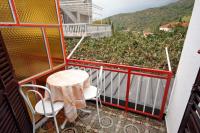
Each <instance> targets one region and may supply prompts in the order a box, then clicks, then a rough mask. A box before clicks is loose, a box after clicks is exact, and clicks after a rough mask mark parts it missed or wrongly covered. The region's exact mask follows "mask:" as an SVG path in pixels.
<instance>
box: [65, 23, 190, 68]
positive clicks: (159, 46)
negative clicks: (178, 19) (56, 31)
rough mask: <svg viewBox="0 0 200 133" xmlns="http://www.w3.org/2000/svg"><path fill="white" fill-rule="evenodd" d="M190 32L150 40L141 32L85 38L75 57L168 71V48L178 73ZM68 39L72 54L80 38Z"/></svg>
mask: <svg viewBox="0 0 200 133" xmlns="http://www.w3.org/2000/svg"><path fill="white" fill-rule="evenodd" d="M186 31H187V28H184V27H177V28H175V29H174V31H173V32H162V31H158V32H157V33H154V34H153V35H150V36H148V37H145V36H144V35H143V33H139V32H138V33H135V32H122V31H121V32H116V33H115V34H114V35H113V36H112V37H107V38H99V39H93V38H85V40H84V41H83V42H82V44H81V45H80V46H79V48H78V49H77V51H76V52H75V53H74V55H73V57H72V58H75V59H85V60H90V61H97V60H100V61H103V62H107V63H116V64H127V65H134V66H141V67H150V68H156V69H166V70H167V69H168V68H167V60H166V54H165V47H168V48H169V55H170V60H171V65H172V70H173V71H174V72H175V71H176V69H177V65H178V62H179V58H180V55H181V51H182V47H183V43H184V40H185V35H186ZM66 40H67V44H68V48H67V49H68V51H67V53H70V51H71V50H72V49H73V48H74V46H75V45H76V44H77V42H78V41H79V39H66Z"/></svg>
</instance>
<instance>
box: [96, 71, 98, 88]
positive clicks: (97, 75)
mask: <svg viewBox="0 0 200 133" xmlns="http://www.w3.org/2000/svg"><path fill="white" fill-rule="evenodd" d="M96 72H97V78H96V79H97V82H96V83H97V87H98V88H99V70H97V71H96Z"/></svg>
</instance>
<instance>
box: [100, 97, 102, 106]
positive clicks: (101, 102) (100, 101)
mask: <svg viewBox="0 0 200 133" xmlns="http://www.w3.org/2000/svg"><path fill="white" fill-rule="evenodd" d="M99 102H100V107H102V102H101V98H100V97H99Z"/></svg>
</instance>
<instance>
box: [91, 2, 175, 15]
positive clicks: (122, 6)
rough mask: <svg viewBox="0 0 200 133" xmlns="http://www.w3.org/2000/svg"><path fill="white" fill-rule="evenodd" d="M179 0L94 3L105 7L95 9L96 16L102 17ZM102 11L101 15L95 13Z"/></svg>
mask: <svg viewBox="0 0 200 133" xmlns="http://www.w3.org/2000/svg"><path fill="white" fill-rule="evenodd" d="M176 1H178V0H93V3H94V4H96V5H99V6H101V7H103V8H104V9H103V10H102V11H101V10H94V11H93V12H94V18H96V19H101V18H105V17H108V16H112V15H115V14H119V13H127V12H135V11H140V10H144V9H148V8H152V7H160V6H164V5H167V4H169V3H172V2H176ZM95 13H98V14H99V13H100V14H101V15H98V14H95Z"/></svg>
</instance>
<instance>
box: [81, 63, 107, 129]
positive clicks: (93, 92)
mask: <svg viewBox="0 0 200 133" xmlns="http://www.w3.org/2000/svg"><path fill="white" fill-rule="evenodd" d="M102 72H103V66H101V67H100V70H99V74H98V78H97V79H98V81H97V87H95V86H90V87H88V88H87V89H85V90H84V97H85V100H96V107H97V115H98V119H99V124H100V125H101V118H100V113H99V102H100V104H101V106H102V103H101V99H100V95H101V93H102V91H103V89H102Z"/></svg>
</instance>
